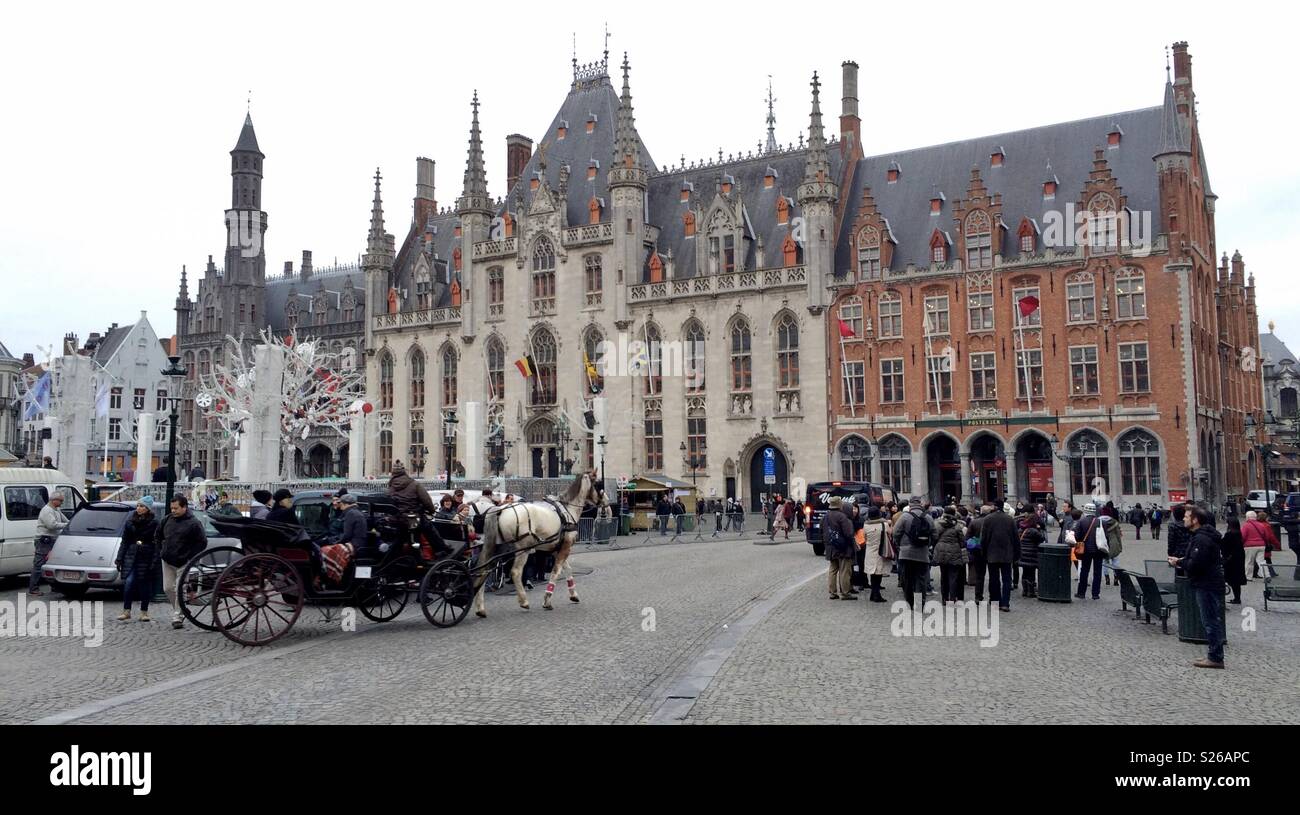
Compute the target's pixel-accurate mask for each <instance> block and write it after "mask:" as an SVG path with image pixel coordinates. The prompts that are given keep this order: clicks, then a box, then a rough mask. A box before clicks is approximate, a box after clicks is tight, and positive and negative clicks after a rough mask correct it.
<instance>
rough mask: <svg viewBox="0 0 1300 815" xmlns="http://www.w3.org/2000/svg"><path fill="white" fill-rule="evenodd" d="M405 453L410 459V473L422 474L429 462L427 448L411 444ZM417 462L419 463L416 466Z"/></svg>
mask: <svg viewBox="0 0 1300 815" xmlns="http://www.w3.org/2000/svg"><path fill="white" fill-rule="evenodd" d="M406 452H407V454H408V455H409V456H410V458H411V471H412V472H415V473H423V472H424V467H425V465H426V464H427V463H428V461H429V448H428V447H426V446H425V445H423V444H412V445H411V446H410V448H409V449H408V450H407V451H406ZM417 461H418V462H419V465H418V466H417V464H416V462H417Z"/></svg>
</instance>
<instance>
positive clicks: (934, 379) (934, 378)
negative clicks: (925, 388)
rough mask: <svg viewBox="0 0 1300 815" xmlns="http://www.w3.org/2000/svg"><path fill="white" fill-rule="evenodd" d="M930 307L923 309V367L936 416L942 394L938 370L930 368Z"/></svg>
mask: <svg viewBox="0 0 1300 815" xmlns="http://www.w3.org/2000/svg"><path fill="white" fill-rule="evenodd" d="M930 311H931V309H930V307H929V306H928V305H927V307H926V309H925V369H926V371H927V372H928V373H929V374H930V383H931V385H932V386H933V387H934V414H935V415H936V416H938V415H939V414H941V413H943V402H942V397H943V394H942V393H940V392H939V376H938V371H935V370H932V366H931V363H930V360H931V358H932V356H933V355H934V346H933V345H932V344H931V340H932V336H933V335H932V334H931V333H930Z"/></svg>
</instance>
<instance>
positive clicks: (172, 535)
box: [157, 495, 208, 628]
mask: <svg viewBox="0 0 1300 815" xmlns="http://www.w3.org/2000/svg"><path fill="white" fill-rule="evenodd" d="M157 542H158V545H159V546H160V547H161V548H162V553H161V555H162V572H163V591H165V592H166V593H167V602H168V603H170V604H171V607H172V628H180V627H182V626H183V625H184V624H185V616H184V615H183V614H181V606H180V603H178V602H177V601H176V580H177V578H178V577H180V571H181V569H182V568H184V567H185V564H186V563H188V562H189V560H190V558H192V557H194V556H195V555H197V554H198V553H199V552H202V551H203V550H204V549H206V548H208V536H207V533H206V532H204V531H203V523H202V522H201V521H200V520H199V519H198V518H196V517H194V513H193V512H190V502H189V501H188V500H187V499H186V498H185V496H184V495H177V496H175V497H174V498H172V503H171V514H169V515H168V516H167V517H166V518H165V519H163V522H162V523H161V524H159V525H158V533H157Z"/></svg>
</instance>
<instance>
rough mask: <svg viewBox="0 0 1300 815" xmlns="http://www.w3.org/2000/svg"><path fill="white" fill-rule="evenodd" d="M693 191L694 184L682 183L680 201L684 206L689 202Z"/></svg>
mask: <svg viewBox="0 0 1300 815" xmlns="http://www.w3.org/2000/svg"><path fill="white" fill-rule="evenodd" d="M694 190H695V185H694V184H692V183H691V182H689V181H685V182H682V198H681V201H682V203H683V204H685V203H686V202H687V201H690V200H691V193H692V192H693V191H694Z"/></svg>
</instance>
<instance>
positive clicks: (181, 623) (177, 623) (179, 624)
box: [172, 620, 185, 631]
mask: <svg viewBox="0 0 1300 815" xmlns="http://www.w3.org/2000/svg"><path fill="white" fill-rule="evenodd" d="M184 627H185V621H184V620H172V628H175V629H176V630H178V631H179V630H180V629H182V628H184Z"/></svg>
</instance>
